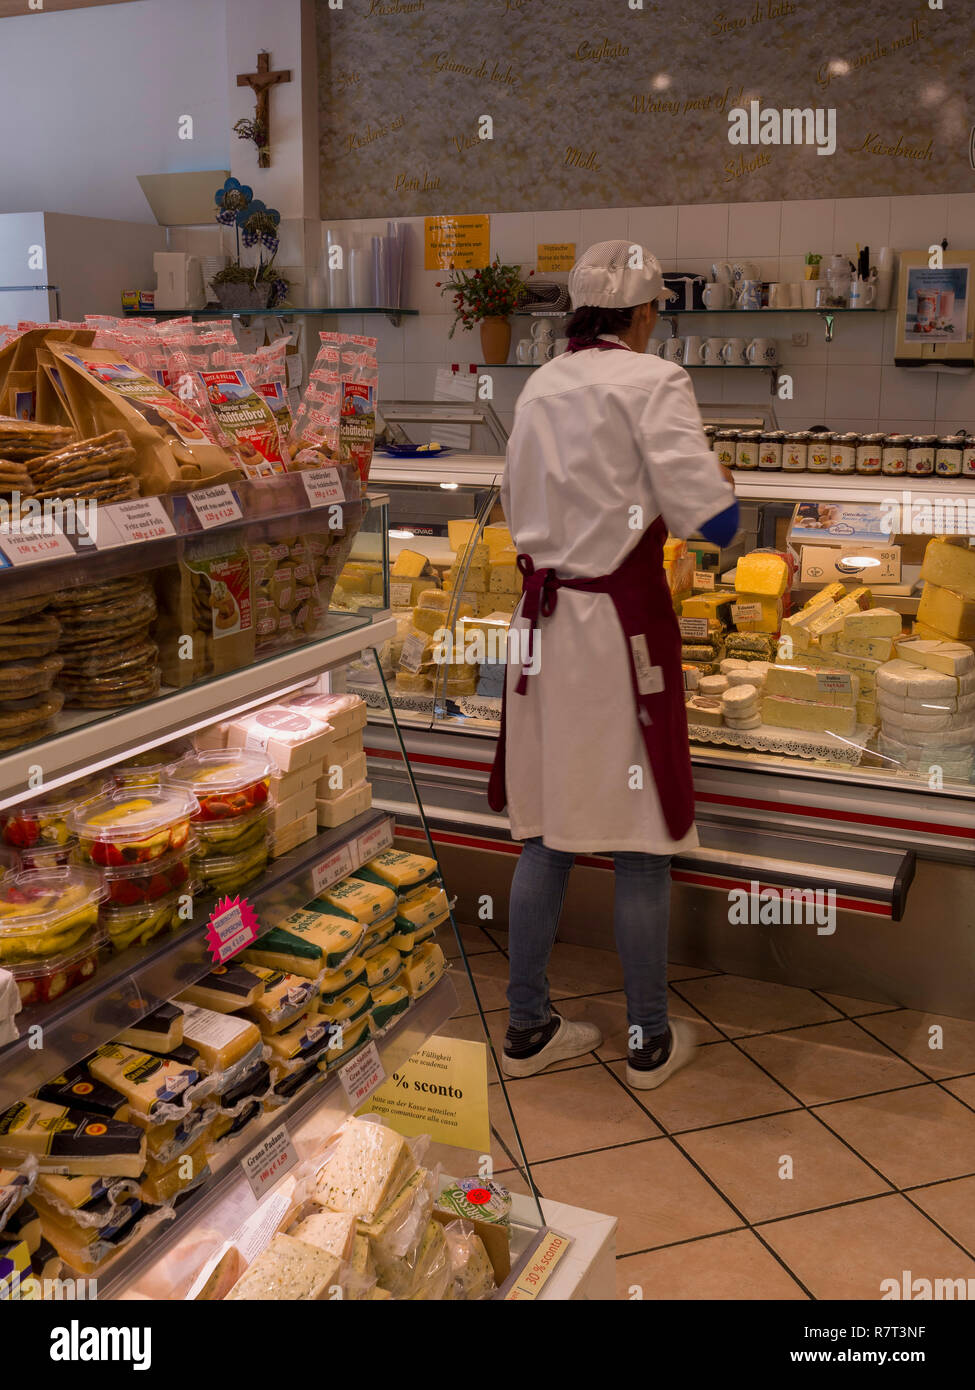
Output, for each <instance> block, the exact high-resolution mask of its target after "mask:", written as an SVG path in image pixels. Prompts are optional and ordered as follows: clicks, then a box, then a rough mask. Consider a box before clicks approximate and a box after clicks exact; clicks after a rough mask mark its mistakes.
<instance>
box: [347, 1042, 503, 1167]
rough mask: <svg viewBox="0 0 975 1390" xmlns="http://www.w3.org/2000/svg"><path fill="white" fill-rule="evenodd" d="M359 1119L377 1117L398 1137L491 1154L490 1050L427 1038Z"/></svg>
mask: <svg viewBox="0 0 975 1390" xmlns="http://www.w3.org/2000/svg"><path fill="white" fill-rule="evenodd" d="M356 1114H357V1115H364V1114H373V1115H379V1116H381V1117H382V1118H384V1119H387V1120H388V1121H389V1123H390V1124H391V1125H392V1126H393V1128H394V1129H397V1130H399V1132H400V1134H406V1135H413V1134H429V1135H430V1136H431V1137H432V1138H433V1140H434V1141H435V1142H436V1143H438V1144H451V1145H453V1146H454V1147H455V1148H459V1149H474V1150H475V1151H476V1152H478V1153H487V1152H488V1150H489V1149H490V1140H491V1126H490V1123H489V1121H488V1095H487V1048H486V1047H485V1045H484V1043H480V1042H470V1041H467V1040H466V1039H461V1038H442V1037H436V1036H434V1037H430V1038H427V1040H426V1042H425V1043H424V1045H423V1046H422V1047H421V1048H420V1050H419V1052H414V1054H413V1056H412V1057H411V1058H410V1059H409V1061H407V1062H404V1063H403V1065H402V1066H400V1067H399V1068H398V1069H397V1070H396V1071H395V1072H393V1074H392V1075H391V1076H390V1077H389V1079H388V1080H386V1081H384V1082H383V1084H382V1085H381V1086H380V1087H379V1089H378V1090H376V1091H374V1092H373V1093H372V1095H371V1096H370V1097H369V1100H368V1102H367V1103H366V1104H365V1105H363V1106H362V1107H361V1109H359V1110H357V1111H356Z"/></svg>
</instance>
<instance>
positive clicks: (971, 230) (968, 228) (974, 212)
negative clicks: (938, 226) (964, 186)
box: [945, 193, 975, 251]
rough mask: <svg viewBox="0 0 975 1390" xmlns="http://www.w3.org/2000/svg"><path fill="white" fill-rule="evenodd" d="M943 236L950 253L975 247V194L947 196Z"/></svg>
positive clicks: (952, 194) (950, 194) (951, 194)
mask: <svg viewBox="0 0 975 1390" xmlns="http://www.w3.org/2000/svg"><path fill="white" fill-rule="evenodd" d="M945 236H946V237H947V238H948V245H949V248H950V249H951V250H952V251H969V250H971V248H972V247H973V246H975V193H949V194H948V222H947V226H946V230H945Z"/></svg>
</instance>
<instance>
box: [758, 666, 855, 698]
mask: <svg viewBox="0 0 975 1390" xmlns="http://www.w3.org/2000/svg"><path fill="white" fill-rule="evenodd" d="M820 673H821V672H820V671H819V670H818V669H817V670H815V671H812V670H809V669H808V668H807V667H804V666H778V665H776V666H770V667H769V669H768V674H767V675H766V677H765V690H764V693H765V694H766V695H783V696H785V697H786V698H787V699H790V700H807V701H810V702H811V703H813V704H818V705H855V704H856V701H857V695H858V693H859V684H860V683H859V680H858V678H857V677H856V676H855V675H851V677H850V689H849V690H826V689H823V688H822V687H821V685H820V682H819V679H818V677H819V674H820ZM837 674H840V672H837ZM843 674H845V673H843ZM824 684H825V683H824Z"/></svg>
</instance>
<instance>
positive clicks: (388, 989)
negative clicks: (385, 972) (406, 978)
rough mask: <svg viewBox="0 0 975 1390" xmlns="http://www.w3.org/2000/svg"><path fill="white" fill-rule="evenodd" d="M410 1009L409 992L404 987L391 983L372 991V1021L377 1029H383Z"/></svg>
mask: <svg viewBox="0 0 975 1390" xmlns="http://www.w3.org/2000/svg"><path fill="white" fill-rule="evenodd" d="M409 1007H410V991H409V990H408V989H407V988H406V986H405V985H401V984H398V983H397V982H395V981H392V982H391V983H389V984H386V985H380V986H378V987H377V988H375V989H374V990H373V991H372V1009H371V1010H370V1012H371V1014H372V1021H373V1023H374V1024H375V1025H376V1027H377V1028H385V1027H386V1026H387V1024H389V1023H392V1021H393V1019H394V1018H396V1017H398V1016H399V1014H401V1013H403V1012H404V1011H405V1010H406V1009H408V1008H409Z"/></svg>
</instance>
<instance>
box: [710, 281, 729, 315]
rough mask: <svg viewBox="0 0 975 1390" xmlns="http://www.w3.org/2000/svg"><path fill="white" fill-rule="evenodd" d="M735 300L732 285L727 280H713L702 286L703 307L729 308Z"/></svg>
mask: <svg viewBox="0 0 975 1390" xmlns="http://www.w3.org/2000/svg"><path fill="white" fill-rule="evenodd" d="M734 302H735V290H734V286H733V285H732V284H731V283H730V281H727V280H714V281H712V282H711V284H710V285H705V286H704V307H705V309H730V308H732V307H733V305H734Z"/></svg>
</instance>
